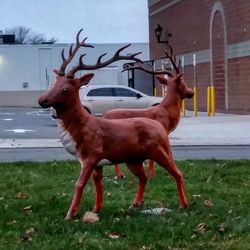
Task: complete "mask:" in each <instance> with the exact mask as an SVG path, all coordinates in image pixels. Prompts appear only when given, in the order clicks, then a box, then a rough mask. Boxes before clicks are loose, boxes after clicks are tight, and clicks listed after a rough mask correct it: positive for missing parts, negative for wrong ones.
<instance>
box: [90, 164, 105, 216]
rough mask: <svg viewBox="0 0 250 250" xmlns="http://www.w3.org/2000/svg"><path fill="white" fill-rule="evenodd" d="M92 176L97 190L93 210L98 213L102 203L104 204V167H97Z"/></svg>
mask: <svg viewBox="0 0 250 250" xmlns="http://www.w3.org/2000/svg"><path fill="white" fill-rule="evenodd" d="M92 178H93V182H94V185H95V191H96V197H95V205H94V208H93V210H92V212H93V213H97V212H99V211H100V210H101V209H102V205H103V185H102V184H103V182H102V167H97V168H95V170H94V172H93V174H92Z"/></svg>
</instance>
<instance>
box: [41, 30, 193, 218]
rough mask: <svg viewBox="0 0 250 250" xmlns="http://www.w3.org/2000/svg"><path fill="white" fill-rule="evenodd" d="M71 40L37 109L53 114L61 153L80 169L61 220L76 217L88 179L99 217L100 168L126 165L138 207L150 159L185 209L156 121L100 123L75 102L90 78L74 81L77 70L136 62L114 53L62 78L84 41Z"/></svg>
mask: <svg viewBox="0 0 250 250" xmlns="http://www.w3.org/2000/svg"><path fill="white" fill-rule="evenodd" d="M79 34H80V32H79V33H78V34H77V39H76V40H77V42H76V47H75V49H74V50H72V47H71V49H70V53H69V56H68V58H67V59H66V58H65V57H64V53H63V52H62V59H63V63H62V65H61V68H60V69H59V70H54V72H55V73H56V75H57V76H56V79H55V81H54V83H53V84H52V86H51V88H50V89H48V91H47V92H45V93H44V94H43V95H41V96H40V97H39V100H38V103H39V104H40V106H41V107H42V108H49V107H53V108H55V110H56V112H57V116H58V118H59V119H58V123H59V126H60V127H61V141H62V143H63V145H64V146H65V148H66V149H67V150H68V151H70V152H71V153H72V154H74V155H75V156H76V157H77V158H78V160H79V162H80V164H81V170H80V176H79V177H78V180H77V182H76V184H75V192H74V196H73V199H72V202H71V205H70V208H69V210H68V212H67V215H66V219H71V218H73V217H74V216H76V214H77V211H78V208H79V205H80V201H81V197H82V193H83V190H84V188H85V186H86V184H87V181H88V180H89V178H90V176H91V175H92V178H93V182H94V185H95V190H96V196H95V204H94V207H93V210H92V211H93V212H99V211H100V210H101V208H102V205H103V182H102V168H103V166H104V165H106V164H108V165H110V164H117V163H126V164H127V166H128V169H129V170H130V171H131V172H132V173H133V174H134V175H136V176H137V177H138V186H137V193H136V196H135V198H134V201H133V204H134V205H136V206H140V205H141V204H142V201H143V195H144V190H145V186H146V183H147V176H146V175H145V172H144V169H143V162H144V161H145V160H146V159H151V160H154V161H155V162H157V163H158V164H159V165H160V166H162V167H163V168H164V169H165V170H167V171H168V172H169V174H170V175H172V176H173V178H174V179H175V181H176V184H177V189H178V192H179V199H180V206H181V207H182V208H185V207H187V206H188V201H187V197H186V194H185V187H184V178H183V175H182V173H181V171H180V170H179V169H178V167H177V166H176V164H175V162H174V160H173V156H172V152H171V148H170V144H169V140H168V135H167V133H166V131H165V128H164V127H163V126H162V124H160V123H159V122H158V121H154V120H151V119H148V118H131V119H105V118H102V117H95V116H93V115H91V114H89V113H88V112H87V111H86V110H85V109H84V108H83V107H82V104H81V101H80V98H79V89H80V87H81V86H83V85H87V84H88V83H89V82H90V80H91V78H92V77H93V76H94V74H92V73H89V74H85V75H82V76H81V77H79V78H77V77H75V73H76V72H77V71H78V70H82V69H97V68H101V67H104V66H106V65H108V64H110V63H112V62H115V61H117V60H134V61H140V60H139V59H138V58H136V57H135V56H136V55H138V53H136V54H132V55H130V56H122V55H120V52H121V51H122V50H123V49H124V48H126V47H127V46H126V47H123V48H121V49H119V50H118V51H117V52H116V53H115V54H114V56H113V57H112V58H111V59H109V60H107V61H104V62H102V61H101V57H102V56H101V57H99V59H98V60H97V63H96V64H95V65H86V64H84V63H83V62H82V56H80V59H79V64H78V65H77V66H75V67H73V68H72V69H71V70H70V71H69V72H68V73H65V69H66V67H67V65H68V64H69V63H70V62H71V60H72V59H73V57H74V55H75V54H76V51H77V50H78V49H79V48H80V47H86V46H88V45H86V44H85V40H86V39H84V40H83V41H82V42H79Z"/></svg>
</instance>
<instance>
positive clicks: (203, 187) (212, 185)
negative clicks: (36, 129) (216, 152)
mask: <svg viewBox="0 0 250 250" xmlns="http://www.w3.org/2000/svg"><path fill="white" fill-rule="evenodd" d="M178 165H179V167H180V169H181V170H182V171H183V173H184V175H185V178H186V189H187V194H188V198H189V203H190V206H189V208H188V209H185V210H183V209H179V206H178V196H177V190H176V186H175V182H174V181H173V179H172V178H171V177H169V176H168V175H167V174H166V172H164V170H163V169H162V168H160V167H157V170H156V177H155V178H152V179H150V181H149V183H148V186H147V189H146V193H145V205H144V206H145V207H146V208H154V207H160V206H163V207H168V208H169V209H171V210H172V212H169V213H166V214H165V215H145V214H142V213H141V212H140V210H138V209H128V207H129V205H130V203H131V201H132V200H133V197H134V194H135V191H136V184H137V180H136V178H135V177H134V176H132V175H131V174H130V173H128V172H125V173H126V178H125V179H124V180H121V181H116V180H115V179H114V178H113V168H112V167H106V168H104V194H105V201H104V207H103V209H102V211H101V212H100V213H99V217H100V221H99V222H97V223H95V224H86V223H84V222H82V221H81V219H80V218H81V216H82V215H83V214H84V213H85V212H86V211H89V210H90V208H91V207H92V205H93V198H94V192H93V189H92V182H89V184H88V186H87V187H86V189H85V192H84V196H83V200H82V203H81V207H80V211H79V212H80V213H79V217H78V218H77V219H75V220H73V221H65V220H64V216H65V213H66V212H67V209H68V207H69V204H70V201H71V197H72V194H73V189H74V183H75V180H76V178H77V177H78V173H79V164H78V163H77V162H73V161H67V162H45V163H38V162H19V163H2V164H0V171H1V175H0V249H32V250H33V249H39V250H42V249H136V250H137V249H176V250H177V249H179V250H180V249H192V250H193V249H195V250H196V249H223V250H225V249H239V250H244V249H250V210H249V209H250V161H247V160H241V161H215V160H211V161H181V162H178ZM123 169H124V170H125V168H123ZM125 171H126V170H125ZM19 192H23V195H21V197H16V196H17V194H18V193H19ZM107 194H109V195H107ZM19 196H20V195H19ZM30 206H31V207H30ZM24 208H26V210H24ZM27 230H30V232H27ZM113 232H117V233H119V234H120V235H121V237H119V238H117V239H112V238H110V237H109V233H113Z"/></svg>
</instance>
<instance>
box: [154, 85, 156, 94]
mask: <svg viewBox="0 0 250 250" xmlns="http://www.w3.org/2000/svg"><path fill="white" fill-rule="evenodd" d="M154 96H156V87H154Z"/></svg>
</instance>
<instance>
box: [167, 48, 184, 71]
mask: <svg viewBox="0 0 250 250" xmlns="http://www.w3.org/2000/svg"><path fill="white" fill-rule="evenodd" d="M167 46H168V47H169V50H170V54H169V53H168V51H167V50H165V54H166V56H167V58H168V59H169V60H170V61H171V63H172V65H173V67H174V70H175V72H176V74H179V73H180V64H181V61H180V60H179V62H178V65H176V57H175V56H174V55H173V48H172V47H171V46H170V45H167Z"/></svg>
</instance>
